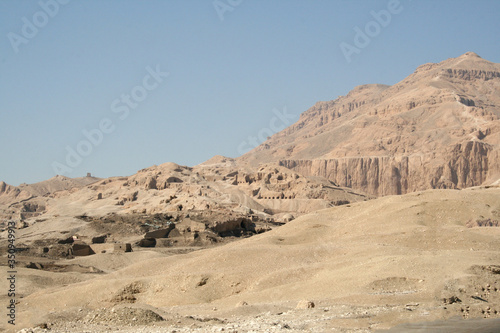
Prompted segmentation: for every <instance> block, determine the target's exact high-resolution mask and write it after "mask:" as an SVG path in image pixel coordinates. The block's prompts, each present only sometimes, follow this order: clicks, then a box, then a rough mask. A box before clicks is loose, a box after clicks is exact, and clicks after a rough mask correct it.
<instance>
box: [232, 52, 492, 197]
mask: <svg viewBox="0 0 500 333" xmlns="http://www.w3.org/2000/svg"><path fill="white" fill-rule="evenodd" d="M499 152H500V64H497V63H492V62H489V61H487V60H484V59H482V58H481V57H479V56H478V55H477V54H475V53H472V52H468V53H466V54H464V55H462V56H460V57H458V58H452V59H448V60H445V61H443V62H441V63H438V64H424V65H422V66H419V67H418V68H417V69H416V70H415V72H414V73H412V74H411V75H409V76H408V77H406V78H405V79H404V80H402V81H401V82H399V83H397V84H395V85H393V86H384V85H373V84H372V85H364V86H359V87H356V88H354V89H353V90H352V91H351V92H349V94H347V95H346V96H339V97H338V98H337V99H335V100H333V101H327V102H318V103H316V104H315V105H314V106H313V107H311V108H310V109H309V110H307V111H305V112H304V113H302V114H301V116H300V119H299V121H298V122H297V123H295V124H293V125H292V126H290V127H288V128H286V129H284V130H283V131H281V132H279V133H276V134H275V135H273V136H272V137H271V138H270V139H269V140H267V141H266V142H264V143H263V144H262V145H261V146H259V147H257V148H255V149H254V150H253V151H251V152H249V153H247V154H245V155H243V156H241V157H240V158H238V162H245V163H247V164H250V165H255V164H259V163H278V164H279V165H281V166H284V167H287V168H290V169H292V170H294V171H296V172H299V173H301V174H304V175H306V176H307V175H310V176H323V177H326V178H328V179H329V180H331V181H333V182H335V183H336V184H338V185H339V186H346V187H350V188H353V189H356V190H361V191H364V192H365V193H368V194H372V195H391V194H404V193H408V192H412V191H417V190H424V189H430V188H466V187H470V186H477V185H481V184H490V183H495V182H500V166H499V165H500V158H499V155H500V153H499Z"/></svg>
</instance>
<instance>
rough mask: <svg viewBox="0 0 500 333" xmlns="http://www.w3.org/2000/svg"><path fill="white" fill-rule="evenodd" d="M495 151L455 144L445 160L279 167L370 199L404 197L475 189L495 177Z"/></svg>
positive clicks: (353, 159)
mask: <svg viewBox="0 0 500 333" xmlns="http://www.w3.org/2000/svg"><path fill="white" fill-rule="evenodd" d="M499 157H500V154H499V153H498V150H492V146H491V145H488V144H485V143H482V142H477V141H469V142H466V143H464V144H457V145H456V146H455V147H454V149H453V150H452V151H451V152H449V153H448V154H447V156H446V157H445V158H443V157H442V156H438V155H437V154H426V155H420V156H418V155H411V156H383V157H350V158H342V159H328V160H326V159H313V160H281V161H279V164H280V165H281V166H284V167H286V168H289V169H292V170H294V171H296V172H299V173H301V174H304V175H309V176H322V177H325V178H328V179H330V180H332V181H333V182H335V183H336V184H338V185H339V186H344V187H351V188H354V189H357V190H360V191H363V192H365V193H369V194H372V195H377V196H380V195H391V194H405V193H409V192H414V191H419V190H425V189H429V188H435V189H436V188H437V189H446V188H451V189H457V188H466V187H471V186H479V185H481V184H483V183H484V182H485V181H486V180H488V179H489V178H491V179H494V177H495V176H496V175H498V174H499V173H498V165H499V163H500V159H499Z"/></svg>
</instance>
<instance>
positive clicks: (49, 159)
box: [0, 0, 500, 185]
mask: <svg viewBox="0 0 500 333" xmlns="http://www.w3.org/2000/svg"><path fill="white" fill-rule="evenodd" d="M392 1H394V0H392ZM60 2H61V3H63V2H67V0H65V1H63V0H60ZM41 3H42V4H46V5H44V7H45V9H44V8H42V5H41V4H40V3H39V2H38V1H23V0H3V1H1V2H0V126H1V131H0V180H4V181H6V182H7V183H9V184H12V185H18V184H19V183H22V182H27V183H33V182H38V181H41V180H44V179H48V178H50V177H53V176H54V175H55V174H56V171H55V170H54V165H55V164H54V163H55V162H57V163H59V164H57V163H56V164H57V165H58V166H59V167H60V166H61V165H64V166H66V167H68V169H66V170H65V172H61V173H63V174H65V175H67V176H69V177H79V176H83V175H85V174H86V172H92V174H93V175H96V176H99V177H109V176H117V175H130V174H133V173H135V172H136V171H137V170H139V169H142V168H145V167H148V166H151V165H153V164H161V163H164V162H168V161H173V162H176V163H179V164H183V165H191V166H192V165H196V164H198V163H201V162H203V161H204V160H207V159H209V158H210V157H212V156H213V155H217V154H220V155H226V156H231V157H236V156H238V155H239V152H240V151H241V147H242V143H246V142H248V137H249V136H254V137H255V136H257V135H258V133H259V132H260V131H262V129H264V128H269V127H270V124H271V122H272V120H273V118H275V117H276V115H275V113H273V110H275V112H276V110H280V111H281V112H282V110H283V109H284V108H286V111H287V113H289V114H293V115H295V117H294V118H293V119H288V120H287V121H288V122H290V124H291V122H292V121H296V120H297V119H298V116H299V114H300V113H301V112H303V111H305V110H306V109H308V108H309V107H310V106H312V105H313V104H314V103H315V102H316V101H320V100H323V101H324V100H332V99H335V98H336V97H337V96H339V95H344V94H346V93H347V92H348V91H349V90H351V89H352V88H353V87H355V86H357V85H360V84H366V83H384V84H395V83H397V82H398V81H400V80H402V79H403V78H404V77H405V76H407V75H409V74H411V73H412V72H413V71H414V69H415V68H416V67H417V66H419V65H421V64H423V63H427V62H439V61H442V60H444V59H447V58H450V57H457V56H459V55H461V54H463V53H465V52H467V51H474V52H476V53H478V54H479V55H480V56H481V57H483V58H485V59H488V60H490V61H493V62H500V40H499V39H500V38H499V36H500V20H499V14H500V1H495V0H482V1H481V0H479V1H472V0H471V1H460V0H440V1H435V0H427V1H425V0H421V1H417V0H413V1H411V0H401V1H400V5H399V6H395V4H394V3H392V6H393V7H391V8H392V10H393V11H394V13H392V14H391V17H390V22H388V23H387V17H382V19H385V20H386V21H385V22H383V23H384V24H383V25H381V24H380V23H377V24H378V28H379V29H378V30H377V24H374V22H376V21H375V19H374V17H373V16H372V14H371V11H375V12H376V13H379V12H380V11H381V10H388V9H389V7H390V6H391V0H381V1H355V0H338V1H334V0H328V1H327V0H324V1H320V0H318V1H308V0H301V1H297V0H281V1H278V0H275V1H272V0H242V1H239V0H220V1H219V2H216V4H217V5H218V10H219V13H218V11H217V9H216V8H215V7H214V1H213V0H190V1H188V0H178V1H173V0H172V1H166V0H165V1H159V0H156V1H154V0H149V1H131V0H120V1H119V0H114V1H110V0H108V1H106V0H86V1H83V0H72V1H69V3H67V4H61V3H59V2H56V0H41ZM54 3H57V4H58V7H59V8H56V7H55V6H54ZM224 6H225V7H224ZM224 10H225V11H224ZM396 12H397V13H396ZM389 13H391V12H390V11H389ZM221 17H222V18H223V20H221ZM370 22H371V23H370ZM37 26H38V27H37ZM355 27H359V28H360V29H362V30H365V28H367V27H368V28H371V29H372V30H371V34H372V35H373V37H370V40H369V41H368V42H366V41H361V42H364V45H363V44H359V43H358V44H359V45H360V46H362V47H359V48H358V53H352V54H351V55H350V60H351V61H350V62H348V61H347V59H346V57H345V56H344V54H343V51H342V49H341V47H340V45H341V43H347V44H349V45H352V46H353V47H355V44H354V39H355V35H356V32H355V30H354V28H355ZM33 28H35V29H36V30H33ZM358 42H359V41H358ZM16 51H17V52H16ZM157 67H158V70H159V71H160V72H168V73H169V74H168V76H166V75H163V74H161V76H159V77H158V76H156V77H157V80H155V79H154V77H153V76H151V74H149V72H148V69H149V71H152V72H154V71H155V70H157V69H156V68H157ZM145 87H147V88H148V89H149V90H146V88H145ZM132 92H133V93H134V94H135V95H134V96H135V97H132V98H135V100H134V99H132V100H130V99H129V100H128V102H127V101H126V98H127V95H129V97H130V96H131V93H132ZM127 103H129V104H127ZM126 112H128V114H126ZM120 117H121V118H120ZM122 118H123V119H122ZM103 121H104V124H103V128H104V129H105V130H107V131H108V132H109V131H110V130H111V129H112V130H113V131H111V132H110V133H103V137H102V138H100V136H99V135H97V134H95V133H96V132H93V133H94V134H95V136H94V137H93V140H94V142H95V143H96V144H93V143H90V142H89V140H88V139H86V138H85V136H84V134H83V132H82V131H84V130H86V131H92V130H93V129H96V128H99V126H100V123H101V122H103ZM280 121H281V123H280V125H282V124H283V121H282V120H280ZM275 123H276V122H275ZM278 123H279V122H278ZM274 127H276V126H274ZM110 128H111V129H110ZM85 140H87V142H86V143H82V142H83V141H85ZM79 144H80V146H79ZM89 144H90V148H89ZM243 146H244V147H246V148H249V147H250V146H249V145H246V146H245V145H243ZM68 147H69V148H70V149H73V150H75V152H76V153H77V154H78V151H77V149H78V147H79V148H80V151H81V152H83V153H85V154H87V156H80V160H78V158H76V159H75V157H73V160H71V159H70V161H72V163H73V167H70V166H69V164H68V163H67V162H66V158H67V155H68V150H67V149H68ZM239 148H240V149H239ZM83 153H82V154H83ZM69 169H71V171H68V170H69ZM56 170H57V169H56Z"/></svg>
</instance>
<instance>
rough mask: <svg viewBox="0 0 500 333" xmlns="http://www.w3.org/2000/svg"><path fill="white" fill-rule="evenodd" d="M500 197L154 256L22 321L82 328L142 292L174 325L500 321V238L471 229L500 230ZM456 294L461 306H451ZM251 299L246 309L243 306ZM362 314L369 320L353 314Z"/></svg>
mask: <svg viewBox="0 0 500 333" xmlns="http://www.w3.org/2000/svg"><path fill="white" fill-rule="evenodd" d="M499 199H500V189H499V188H489V189H485V188H482V189H478V188H473V189H468V190H462V191H457V190H434V191H426V192H417V193H413V194H409V195H404V196H389V197H384V198H380V199H376V200H372V201H368V202H360V203H355V204H350V205H345V206H340V207H335V208H330V209H325V210H322V211H318V212H315V213H311V214H308V215H305V216H302V217H300V218H298V219H296V220H294V221H292V222H290V223H288V224H287V225H285V226H283V227H280V228H278V229H276V230H273V231H272V232H268V233H265V234H262V235H258V236H255V237H252V238H249V239H246V240H242V241H239V242H234V243H230V244H228V245H225V246H222V247H218V248H213V249H206V250H202V251H197V252H192V253H189V254H185V255H175V256H168V257H158V256H151V258H148V257H149V256H142V257H141V258H140V260H137V261H135V262H134V263H132V264H130V265H129V266H127V267H124V268H123V269H120V270H118V271H115V272H113V273H109V274H103V275H96V276H95V277H94V278H92V279H86V280H85V281H83V282H78V283H73V284H72V283H70V284H68V285H67V286H59V287H58V286H55V287H53V288H49V289H47V290H40V291H37V292H35V293H33V294H31V295H30V296H28V297H26V298H24V299H22V300H21V303H20V304H19V309H20V310H21V312H20V313H19V315H18V318H19V319H18V320H19V322H20V324H22V325H28V326H30V325H33V324H36V323H39V322H47V321H48V322H50V321H51V320H52V322H56V323H57V322H60V321H61V320H60V319H59V320H56V319H54V315H55V314H57V313H59V314H61V313H62V312H63V311H66V312H64V313H65V317H66V318H67V319H69V320H76V318H78V309H82V308H83V309H84V310H85V311H87V310H88V309H90V310H91V309H98V308H101V307H105V308H110V307H113V306H117V305H120V304H121V305H123V304H125V305H127V303H123V301H119V300H117V298H116V296H117V295H123V294H124V293H125V294H126V293H127V292H129V293H130V290H134V291H133V292H132V294H133V296H134V298H135V299H136V301H135V303H134V304H133V306H136V307H137V306H138V307H144V306H148V307H153V309H155V311H156V312H158V313H161V314H163V315H164V316H165V317H168V316H173V315H174V314H175V315H181V316H182V315H189V314H191V315H195V314H196V315H198V316H200V315H201V316H204V315H205V316H212V317H213V316H216V317H217V318H231V316H232V315H235V314H236V315H238V316H240V317H238V318H240V319H238V320H239V321H241V322H242V323H244V322H248V320H250V319H252V318H254V317H252V316H255V315H256V314H257V315H258V314H259V313H261V314H262V313H267V311H276V312H279V311H281V312H287V313H288V314H290V313H295V312H294V311H296V312H297V313H296V316H295V317H294V318H295V319H294V320H295V321H297V323H296V322H294V325H296V327H299V325H302V326H300V327H302V329H304V330H310V331H328V330H329V329H333V328H338V329H340V328H346V329H353V328H356V329H364V330H367V331H370V330H374V329H381V328H389V327H391V326H394V325H395V324H398V323H402V322H408V321H411V322H413V321H422V320H425V321H431V320H435V319H441V318H447V317H450V316H454V315H461V316H463V317H471V318H472V317H487V316H489V317H500V314H499V312H500V278H499V276H500V275H498V273H497V274H495V273H494V272H495V268H494V266H491V265H499V264H500V245H499V244H500V243H499V237H500V228H497V227H473V228H468V227H466V224H467V223H468V222H469V221H473V222H474V221H477V220H479V221H482V220H486V219H492V220H500V200H499ZM128 255H130V254H123V256H128ZM89 258H90V257H89ZM99 258H101V260H103V261H105V260H108V259H109V257H108V258H107V257H106V256H105V255H101V254H99V255H96V256H93V257H91V259H89V260H92V265H94V266H99V265H103V264H100V263H99V262H98V261H99ZM79 260H80V262H82V261H83V260H85V259H84V258H80V259H79ZM123 262H124V265H126V261H125V260H124V261H123ZM22 272H23V274H29V272H28V270H24V271H22ZM54 274H60V273H54ZM487 285H489V287H486V286H487ZM131 286H133V288H131ZM485 287H486V291H485V290H482V288H485ZM488 288H490V289H488ZM451 296H457V297H458V298H460V300H461V302H460V303H455V304H451V305H449V304H445V303H444V302H443V298H449V297H451ZM472 296H476V297H480V298H482V299H483V300H487V301H488V304H487V306H488V307H489V308H490V310H489V312H485V313H484V314H483V313H482V312H481V311H486V303H485V302H484V301H481V300H479V299H476V298H473V297H472ZM302 299H308V300H313V301H314V302H315V303H316V304H317V307H316V309H312V310H310V312H308V313H307V315H304V314H303V311H308V310H293V309H294V307H295V305H296V304H297V302H298V301H299V300H302ZM243 301H245V302H247V303H248V304H249V305H248V306H246V307H244V308H245V310H241V309H242V307H237V305H238V303H241V302H243ZM214 307H215V308H216V309H217V311H214V310H213V309H214ZM467 307H468V308H467ZM321 309H322V310H321ZM90 310H89V311H90ZM290 311H292V312H290ZM323 311H328V312H329V313H330V314H331V315H330V316H329V317H327V318H328V319H325V317H324V313H323ZM357 311H358V312H359V311H364V312H363V313H364V314H363V315H361V314H359V313H358V314H357V315H353V314H356V313H357ZM245 314H246V315H245ZM333 314H335V315H333ZM301 318H302V319H303V320H302V319H301ZM306 318H313V319H312V320H311V319H309V320H306ZM314 318H316V320H314ZM299 319H301V320H302V321H300V320H299ZM299 322H300V323H299ZM200 323H201V322H198V324H200ZM212 324H213V323H212ZM202 325H205V326H210V325H211V324H210V323H209V322H206V323H205V324H203V323H202ZM242 331H245V330H242Z"/></svg>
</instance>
